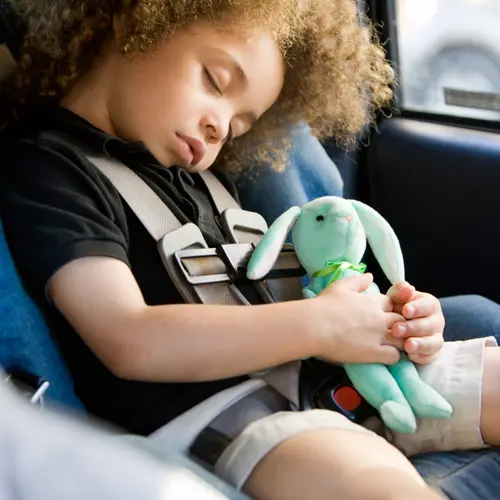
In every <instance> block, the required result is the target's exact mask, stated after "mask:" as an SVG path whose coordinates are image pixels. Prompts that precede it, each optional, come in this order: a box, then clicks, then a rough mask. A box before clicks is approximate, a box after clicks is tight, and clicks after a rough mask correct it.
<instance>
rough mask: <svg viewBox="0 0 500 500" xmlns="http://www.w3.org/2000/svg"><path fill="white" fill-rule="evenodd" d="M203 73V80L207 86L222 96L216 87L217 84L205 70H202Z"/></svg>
mask: <svg viewBox="0 0 500 500" xmlns="http://www.w3.org/2000/svg"><path fill="white" fill-rule="evenodd" d="M203 72H204V73H205V78H206V79H207V80H208V83H209V85H210V86H211V87H212V88H213V89H214V90H215V92H216V93H217V95H220V96H221V95H222V91H221V89H220V88H219V86H218V85H217V82H216V81H215V80H214V78H213V77H212V75H211V74H210V72H209V71H208V70H207V68H203Z"/></svg>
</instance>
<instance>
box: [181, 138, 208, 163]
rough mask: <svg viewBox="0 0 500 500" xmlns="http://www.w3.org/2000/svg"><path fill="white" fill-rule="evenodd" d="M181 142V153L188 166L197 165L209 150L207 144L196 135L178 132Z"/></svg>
mask: <svg viewBox="0 0 500 500" xmlns="http://www.w3.org/2000/svg"><path fill="white" fill-rule="evenodd" d="M176 136H177V139H178V143H179V155H180V157H181V159H182V160H183V161H184V162H185V163H186V165H187V166H190V167H194V166H195V165H197V164H198V163H199V162H200V161H201V160H203V158H204V157H205V154H206V152H207V145H206V144H205V143H204V142H203V141H200V140H199V139H195V138H194V137H189V136H185V135H182V134H179V133H177V134H176Z"/></svg>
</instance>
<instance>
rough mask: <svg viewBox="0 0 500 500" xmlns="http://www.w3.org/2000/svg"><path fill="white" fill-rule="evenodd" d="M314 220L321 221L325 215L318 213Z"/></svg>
mask: <svg viewBox="0 0 500 500" xmlns="http://www.w3.org/2000/svg"><path fill="white" fill-rule="evenodd" d="M316 220H317V221H318V222H321V221H323V220H325V216H324V215H318V216H317V217H316Z"/></svg>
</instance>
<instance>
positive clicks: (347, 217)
mask: <svg viewBox="0 0 500 500" xmlns="http://www.w3.org/2000/svg"><path fill="white" fill-rule="evenodd" d="M344 219H345V220H346V221H347V222H351V221H352V215H346V216H345V217H344Z"/></svg>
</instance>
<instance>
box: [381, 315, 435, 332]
mask: <svg viewBox="0 0 500 500" xmlns="http://www.w3.org/2000/svg"><path fill="white" fill-rule="evenodd" d="M391 329H392V334H393V335H394V336H395V337H397V338H409V337H427V336H429V335H434V334H435V333H436V332H442V331H443V324H442V320H441V318H440V316H438V315H437V314H434V315H433V316H427V317H426V318H418V319H412V320H410V321H401V322H398V323H395V324H393V325H392V328H391Z"/></svg>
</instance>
